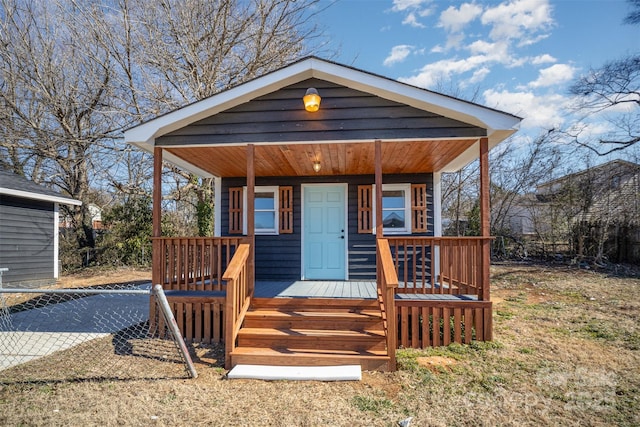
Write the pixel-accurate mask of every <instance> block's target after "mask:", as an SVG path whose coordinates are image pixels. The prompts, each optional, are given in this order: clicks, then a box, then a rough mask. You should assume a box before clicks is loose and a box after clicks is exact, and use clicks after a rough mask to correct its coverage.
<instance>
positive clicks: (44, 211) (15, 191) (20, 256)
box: [0, 169, 81, 287]
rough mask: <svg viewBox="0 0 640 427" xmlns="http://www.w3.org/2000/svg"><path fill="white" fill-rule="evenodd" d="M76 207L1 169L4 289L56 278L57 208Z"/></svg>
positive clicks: (0, 253) (0, 255)
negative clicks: (61, 205)
mask: <svg viewBox="0 0 640 427" xmlns="http://www.w3.org/2000/svg"><path fill="white" fill-rule="evenodd" d="M60 204H66V205H76V206H79V205H80V204H81V202H79V201H77V200H74V199H71V198H69V197H65V196H63V195H61V194H59V193H57V192H55V191H53V190H50V189H48V188H45V187H42V186H40V185H37V184H35V183H34V182H32V181H29V180H28V179H26V178H24V177H22V176H19V175H16V174H13V173H11V172H7V171H5V170H2V169H0V268H7V269H8V271H5V272H4V273H3V275H2V283H3V286H4V287H38V286H44V285H48V284H52V283H54V282H55V281H56V280H57V279H58V274H59V271H58V268H59V267H58V226H59V225H58V224H59V217H58V206H59V205H60Z"/></svg>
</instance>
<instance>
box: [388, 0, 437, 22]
mask: <svg viewBox="0 0 640 427" xmlns="http://www.w3.org/2000/svg"><path fill="white" fill-rule="evenodd" d="M431 3H432V0H393V7H392V8H391V11H392V12H402V13H406V16H405V17H404V19H403V20H402V23H403V24H404V25H409V26H412V27H414V28H424V27H425V26H424V24H422V23H421V22H420V21H418V17H420V18H424V17H425V16H429V15H431V14H432V13H433V6H432V4H431Z"/></svg>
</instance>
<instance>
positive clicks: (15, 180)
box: [0, 169, 82, 206]
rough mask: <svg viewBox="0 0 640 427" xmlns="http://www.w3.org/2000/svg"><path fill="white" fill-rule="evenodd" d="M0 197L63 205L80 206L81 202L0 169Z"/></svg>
mask: <svg viewBox="0 0 640 427" xmlns="http://www.w3.org/2000/svg"><path fill="white" fill-rule="evenodd" d="M0 195H7V196H14V197H20V198H23V199H30V200H41V201H45V202H52V203H62V204H65V205H75V206H80V205H81V204H82V202H81V201H79V200H75V199H72V198H70V197H66V196H63V195H62V194H60V193H58V192H56V191H53V190H51V189H49V188H46V187H43V186H42V185H38V184H36V183H35V182H33V181H30V180H28V179H27V178H25V177H23V176H20V175H17V174H15V173H12V172H9V171H6V170H4V169H0Z"/></svg>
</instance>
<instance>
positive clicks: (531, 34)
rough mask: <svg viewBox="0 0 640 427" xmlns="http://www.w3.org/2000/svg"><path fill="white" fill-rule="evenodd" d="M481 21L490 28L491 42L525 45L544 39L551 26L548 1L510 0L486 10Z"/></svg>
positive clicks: (551, 20) (551, 19)
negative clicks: (503, 41) (508, 40)
mask: <svg viewBox="0 0 640 427" xmlns="http://www.w3.org/2000/svg"><path fill="white" fill-rule="evenodd" d="M481 21H482V23H483V24H484V25H490V26H492V28H491V32H490V33H489V36H490V37H491V39H493V40H505V39H510V40H519V44H520V45H527V44H531V43H534V42H536V41H539V40H540V39H541V38H544V37H546V34H542V35H541V34H540V33H545V32H546V31H548V30H549V29H550V28H551V27H552V26H553V23H554V21H553V18H552V17H551V6H550V5H549V2H548V0H512V1H509V2H505V3H501V4H500V5H498V6H496V7H492V8H488V9H487V10H486V11H485V12H484V13H483V14H482V18H481Z"/></svg>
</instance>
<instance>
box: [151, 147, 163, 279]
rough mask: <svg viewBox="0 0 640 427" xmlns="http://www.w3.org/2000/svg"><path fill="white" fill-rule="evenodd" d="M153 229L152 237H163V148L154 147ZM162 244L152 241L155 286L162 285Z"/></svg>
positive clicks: (152, 273)
mask: <svg viewBox="0 0 640 427" xmlns="http://www.w3.org/2000/svg"><path fill="white" fill-rule="evenodd" d="M152 203H153V207H152V215H153V220H152V223H153V227H152V234H151V237H154V238H157V237H162V226H161V224H162V148H160V147H154V149H153V200H152ZM161 250H162V242H161V241H160V240H159V239H154V240H153V241H152V252H151V265H152V272H151V280H152V282H153V284H154V285H158V284H160V285H162V283H161V277H160V276H161V270H162V266H161V261H162V259H161V257H160V252H161Z"/></svg>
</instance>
